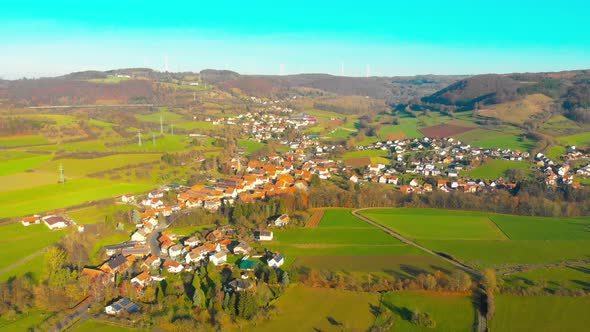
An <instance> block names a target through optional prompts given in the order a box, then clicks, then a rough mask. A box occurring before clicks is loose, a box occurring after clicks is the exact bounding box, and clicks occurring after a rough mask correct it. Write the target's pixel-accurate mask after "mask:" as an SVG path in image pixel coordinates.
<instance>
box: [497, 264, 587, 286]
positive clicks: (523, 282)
mask: <svg viewBox="0 0 590 332" xmlns="http://www.w3.org/2000/svg"><path fill="white" fill-rule="evenodd" d="M503 280H504V283H503V287H504V288H507V289H526V288H529V287H543V288H544V289H545V290H550V291H556V290H558V289H560V288H564V289H571V290H584V291H586V292H589V291H590V265H582V266H563V267H553V268H546V269H536V270H532V271H527V272H520V273H513V274H509V275H506V276H504V277H503Z"/></svg>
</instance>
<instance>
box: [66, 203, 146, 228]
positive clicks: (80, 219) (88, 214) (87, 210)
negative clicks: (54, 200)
mask: <svg viewBox="0 0 590 332" xmlns="http://www.w3.org/2000/svg"><path fill="white" fill-rule="evenodd" d="M134 209H137V208H136V207H134V206H132V205H123V204H112V205H108V206H94V205H93V206H88V207H83V208H79V209H75V210H71V211H68V216H69V217H70V218H72V219H73V220H75V221H76V223H78V224H81V225H86V224H96V223H99V222H102V221H105V218H108V217H112V216H114V215H115V213H117V212H126V213H129V212H132V211H133V210H134Z"/></svg>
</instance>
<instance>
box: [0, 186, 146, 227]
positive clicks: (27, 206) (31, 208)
mask: <svg viewBox="0 0 590 332" xmlns="http://www.w3.org/2000/svg"><path fill="white" fill-rule="evenodd" d="M149 189H152V186H151V185H145V184H129V183H118V182H111V181H105V180H95V179H74V180H71V181H67V182H66V184H65V185H64V184H58V183H55V184H49V185H44V186H39V187H35V188H29V189H20V190H12V191H4V192H0V218H6V217H16V216H22V215H27V214H33V213H39V212H44V211H49V210H53V209H58V208H64V207H68V206H73V205H77V204H82V203H85V202H88V201H94V200H99V199H104V198H109V197H114V196H118V195H122V194H125V193H137V192H143V191H147V190H149Z"/></svg>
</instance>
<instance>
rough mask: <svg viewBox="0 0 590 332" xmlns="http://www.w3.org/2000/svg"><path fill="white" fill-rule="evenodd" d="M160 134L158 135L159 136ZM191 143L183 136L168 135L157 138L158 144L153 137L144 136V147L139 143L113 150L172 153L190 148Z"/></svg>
mask: <svg viewBox="0 0 590 332" xmlns="http://www.w3.org/2000/svg"><path fill="white" fill-rule="evenodd" d="M157 135H158V134H156V136H157ZM189 143H190V141H189V140H188V139H187V138H186V137H185V136H183V135H170V134H166V135H165V136H164V137H163V138H158V137H156V144H155V145H154V144H153V142H152V135H149V134H144V135H142V145H141V146H139V145H137V143H132V144H128V145H122V146H117V147H114V148H112V150H114V151H120V152H171V151H182V150H185V149H187V148H188V147H189Z"/></svg>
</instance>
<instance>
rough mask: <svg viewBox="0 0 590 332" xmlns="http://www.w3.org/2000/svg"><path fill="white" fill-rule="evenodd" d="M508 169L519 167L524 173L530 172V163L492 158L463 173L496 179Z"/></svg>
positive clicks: (474, 177)
mask: <svg viewBox="0 0 590 332" xmlns="http://www.w3.org/2000/svg"><path fill="white" fill-rule="evenodd" d="M510 169H521V170H523V171H524V172H525V174H526V173H530V164H529V163H527V162H526V161H511V160H505V159H492V160H489V161H487V162H486V163H484V164H483V165H481V166H479V167H477V168H475V169H473V170H471V171H469V172H465V175H467V176H470V177H471V178H473V179H486V180H496V179H498V178H500V177H503V176H505V175H506V171H508V170H510Z"/></svg>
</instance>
